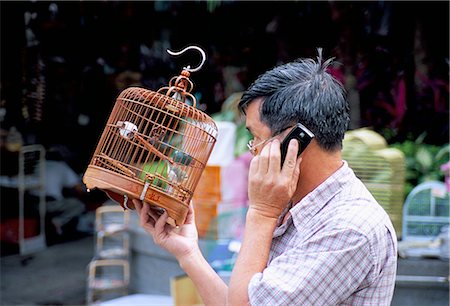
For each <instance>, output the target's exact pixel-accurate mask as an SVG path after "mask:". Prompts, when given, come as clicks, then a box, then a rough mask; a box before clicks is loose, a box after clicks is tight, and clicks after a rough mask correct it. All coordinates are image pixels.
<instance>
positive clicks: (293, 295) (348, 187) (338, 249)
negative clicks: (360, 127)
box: [248, 162, 397, 306]
mask: <svg viewBox="0 0 450 306" xmlns="http://www.w3.org/2000/svg"><path fill="white" fill-rule="evenodd" d="M286 211H287V210H286ZM289 213H290V217H289V218H288V220H287V222H285V223H284V224H282V225H280V226H279V227H277V228H276V230H275V232H274V235H273V241H272V247H271V252H270V257H269V262H268V264H267V268H266V269H265V270H264V271H263V272H262V273H257V274H255V275H254V276H253V277H252V279H251V281H250V284H249V288H248V293H249V299H250V303H251V304H252V305H270V306H273V305H314V306H316V305H377V306H380V305H390V303H391V300H392V295H393V292H394V285H395V275H396V268H397V238H396V235H395V231H394V228H393V226H392V223H391V221H390V219H389V216H388V215H387V214H386V212H385V211H384V210H383V208H382V207H381V206H380V205H379V204H378V203H377V202H376V200H375V199H374V198H373V197H372V195H371V194H370V193H369V191H368V190H367V189H366V187H365V186H364V185H363V183H362V182H361V181H360V180H359V179H358V178H357V177H356V176H355V174H354V173H353V171H352V170H351V169H350V168H349V167H348V164H347V163H346V162H344V165H343V166H342V167H341V168H340V169H339V170H338V171H336V172H335V173H334V174H333V175H332V176H330V177H329V178H328V179H327V180H326V181H325V182H323V183H322V184H321V185H320V186H318V187H317V188H316V189H315V190H313V191H312V192H311V193H309V194H308V195H307V196H306V197H305V198H303V199H302V200H301V201H300V202H299V203H297V205H295V206H293V207H292V208H291V209H290V210H289ZM282 217H283V216H282ZM282 217H281V218H280V220H281V219H282Z"/></svg>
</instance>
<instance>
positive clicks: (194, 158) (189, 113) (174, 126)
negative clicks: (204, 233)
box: [83, 46, 218, 226]
mask: <svg viewBox="0 0 450 306" xmlns="http://www.w3.org/2000/svg"><path fill="white" fill-rule="evenodd" d="M191 48H192V49H196V50H198V51H200V52H201V54H202V56H203V61H202V64H203V62H204V60H205V55H204V52H203V51H202V50H201V49H200V48H198V47H195V46H191V47H188V48H185V49H184V50H182V51H180V52H177V53H174V52H171V51H168V52H169V53H170V54H174V55H179V54H181V53H183V52H185V51H186V50H188V49H191ZM202 64H201V65H202ZM201 65H200V66H201ZM200 66H199V67H197V68H195V69H191V68H190V67H189V66H188V67H185V68H184V69H183V71H182V72H181V74H180V76H178V77H174V78H172V79H171V80H170V82H169V86H168V87H163V88H160V89H159V90H158V91H156V92H155V91H151V90H148V89H145V88H140V87H130V88H127V89H125V90H124V91H122V92H121V93H120V95H119V96H118V98H117V100H116V103H115V105H114V108H113V110H112V112H111V115H110V117H109V119H108V122H107V124H106V127H105V129H104V130H103V134H102V135H101V138H100V140H99V143H98V145H97V148H96V149H95V152H94V155H93V157H92V159H91V162H90V164H89V166H88V168H87V171H86V173H85V174H84V177H83V181H84V183H85V184H86V186H87V188H88V189H92V188H99V189H102V190H104V191H105V192H106V193H107V194H108V195H109V196H110V197H111V198H113V199H114V200H116V201H118V202H119V203H120V204H121V205H122V206H123V207H124V208H131V209H133V208H134V207H133V204H132V202H131V201H129V199H133V198H134V199H140V200H142V201H144V202H145V203H148V204H152V205H154V206H157V207H160V208H163V209H165V210H166V211H167V212H168V215H169V220H168V222H169V223H171V224H172V225H175V226H177V225H181V224H183V222H184V220H185V217H186V215H187V212H188V206H189V203H190V201H191V199H192V196H193V193H194V190H195V188H196V186H197V184H198V181H199V179H200V176H201V174H202V172H203V170H204V168H205V166H206V163H207V161H208V158H209V156H210V154H211V152H212V149H213V147H214V144H215V142H216V139H217V134H218V129H217V126H216V124H215V122H214V121H213V120H212V119H211V118H210V117H209V116H208V115H207V114H205V113H204V112H202V111H201V110H199V109H197V108H196V99H195V97H194V96H193V95H192V94H191V93H190V91H191V90H192V88H193V84H192V82H191V80H190V79H189V76H190V72H193V71H197V70H198V69H199V68H200Z"/></svg>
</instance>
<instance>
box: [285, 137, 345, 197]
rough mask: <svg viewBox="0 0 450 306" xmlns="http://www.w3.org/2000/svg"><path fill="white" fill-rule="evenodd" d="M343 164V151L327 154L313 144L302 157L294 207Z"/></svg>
mask: <svg viewBox="0 0 450 306" xmlns="http://www.w3.org/2000/svg"><path fill="white" fill-rule="evenodd" d="M342 164H343V161H342V156H341V151H336V152H326V151H324V150H322V149H320V148H319V147H318V145H317V144H316V143H311V144H310V147H308V150H306V151H305V152H304V154H303V155H302V163H301V165H300V178H299V182H298V187H297V191H296V193H295V194H294V196H293V197H292V201H293V203H294V205H295V204H296V203H298V202H299V201H300V200H301V199H303V198H304V197H305V196H306V195H307V194H308V193H310V192H311V191H313V190H314V189H315V188H317V186H319V185H320V184H322V183H323V182H324V181H325V180H326V179H327V178H329V177H330V176H331V175H332V174H333V173H335V172H336V171H337V170H338V169H339V168H340V167H341V166H342Z"/></svg>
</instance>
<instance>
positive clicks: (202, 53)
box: [167, 46, 206, 72]
mask: <svg viewBox="0 0 450 306" xmlns="http://www.w3.org/2000/svg"><path fill="white" fill-rule="evenodd" d="M190 49H195V50H197V51H198V52H200V54H201V55H202V62H201V63H200V64H199V65H198V66H197V68H191V66H187V67H183V69H186V70H187V71H189V72H196V71H199V70H200V68H202V66H203V64H204V63H205V60H206V54H205V51H203V50H202V49H201V48H199V47H197V46H189V47H186V48H184V49H183V50H181V51H177V52H174V51H170V50H169V49H167V53H169V54H170V55H175V56H177V55H180V54H183V53H184V52H186V51H187V50H190Z"/></svg>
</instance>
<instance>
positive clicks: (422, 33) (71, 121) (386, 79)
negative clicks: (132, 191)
mask: <svg viewBox="0 0 450 306" xmlns="http://www.w3.org/2000/svg"><path fill="white" fill-rule="evenodd" d="M0 5H1V105H0V106H1V118H0V120H1V121H0V124H1V128H2V130H3V131H8V130H9V129H10V128H11V127H12V126H15V127H17V128H18V129H19V131H20V132H21V133H22V135H23V137H24V142H25V143H27V144H32V143H42V144H44V145H45V146H47V147H48V146H50V145H54V144H61V145H64V146H65V147H67V149H68V150H67V152H68V155H67V156H66V157H68V161H69V163H70V165H71V166H72V167H73V168H74V169H75V170H76V171H77V172H78V173H82V172H83V171H84V170H85V168H86V166H87V164H88V163H89V159H90V157H91V154H92V153H93V150H94V149H95V146H96V142H97V140H98V138H99V136H100V134H101V131H102V130H103V126H104V124H105V123H106V120H107V118H108V116H109V112H110V111H111V109H112V106H113V104H114V101H115V98H116V97H117V95H118V94H119V93H120V91H121V90H123V89H124V88H126V87H127V86H130V85H134V84H139V85H141V86H144V87H146V88H148V89H151V90H157V89H158V88H160V87H161V86H166V85H167V84H168V81H169V79H170V78H171V77H173V76H175V75H178V74H179V73H180V71H181V68H182V67H184V66H186V65H187V64H190V65H191V66H196V64H197V63H198V62H199V56H198V54H197V53H195V52H187V53H186V54H185V55H183V56H180V57H172V56H169V55H168V54H167V53H166V52H165V51H166V49H167V48H169V49H171V50H180V49H182V48H184V47H185V46H187V45H192V44H194V45H198V46H200V47H202V48H203V49H204V50H205V51H206V54H207V61H206V63H205V65H204V66H203V67H202V69H201V70H200V71H199V72H195V73H192V75H191V79H192V80H193V82H194V85H195V87H194V90H193V91H194V93H195V95H196V97H197V99H198V101H199V105H200V107H201V108H202V109H203V110H204V111H205V112H206V113H208V114H214V113H216V112H218V111H220V108H221V106H222V103H223V102H224V101H225V99H226V98H227V97H228V96H229V95H230V94H231V93H233V92H236V91H241V90H243V89H245V88H246V87H247V86H248V85H250V83H251V82H252V81H253V80H254V79H255V78H256V77H257V76H258V75H259V74H260V73H262V72H264V71H265V70H267V69H269V68H272V67H273V66H274V65H277V64H281V63H285V62H287V61H290V60H294V59H297V58H299V57H303V56H315V55H316V54H317V53H316V48H317V47H323V48H324V57H325V58H328V57H336V59H337V61H338V62H340V63H342V65H341V66H335V67H333V73H335V75H336V76H337V78H338V79H340V80H341V81H342V82H343V83H344V85H345V86H346V88H347V89H349V90H350V89H352V90H354V91H356V92H357V93H358V95H359V108H360V112H359V113H358V116H357V117H358V118H357V120H356V121H354V122H353V125H352V127H353V128H356V127H362V126H369V127H372V128H373V129H375V130H376V131H378V132H380V133H382V134H383V135H385V137H386V138H387V140H388V141H389V142H395V141H402V140H405V139H415V138H416V137H418V136H419V135H421V134H422V133H423V132H426V138H425V142H427V143H431V144H436V145H440V144H443V143H447V142H448V139H449V126H448V119H449V105H448V104H449V103H448V102H449V100H448V97H449V96H448V92H449V87H448V85H449V83H448V81H449V2H448V1H437V2H433V1H411V2H409V1H399V2H396V1H387V2H383V1H363V2H354V1H342V2H339V1H336V2H334V1H243V2H240V1H231V2H228V1H1V2H0ZM400 83H401V84H403V85H404V86H405V92H404V94H403V95H399V91H400V90H399V88H400V87H399V85H398V84H400ZM2 141H4V139H3V138H2Z"/></svg>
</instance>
